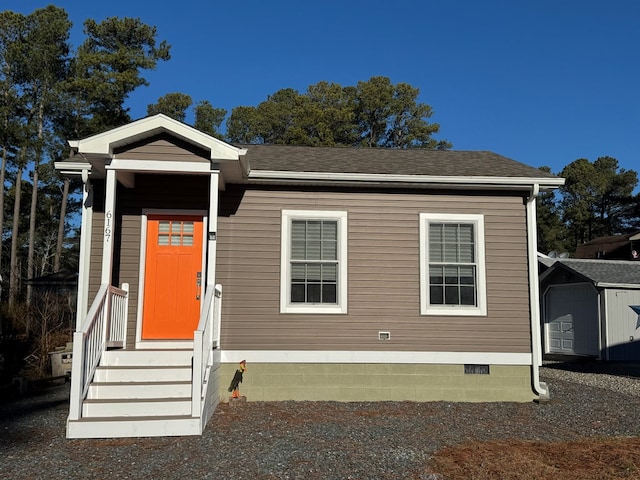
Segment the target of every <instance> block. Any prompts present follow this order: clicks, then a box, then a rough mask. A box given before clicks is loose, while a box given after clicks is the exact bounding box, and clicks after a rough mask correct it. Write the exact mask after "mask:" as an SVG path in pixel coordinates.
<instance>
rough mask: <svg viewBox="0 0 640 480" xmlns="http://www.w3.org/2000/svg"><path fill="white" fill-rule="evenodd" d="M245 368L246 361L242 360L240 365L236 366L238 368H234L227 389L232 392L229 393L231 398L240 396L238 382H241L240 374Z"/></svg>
mask: <svg viewBox="0 0 640 480" xmlns="http://www.w3.org/2000/svg"><path fill="white" fill-rule="evenodd" d="M246 369H247V361H246V360H242V361H241V362H240V365H239V366H238V370H236V373H235V375H234V376H233V380H231V385H229V391H230V392H233V393H232V394H231V398H240V384H241V383H242V374H243V373H244V372H245V370H246Z"/></svg>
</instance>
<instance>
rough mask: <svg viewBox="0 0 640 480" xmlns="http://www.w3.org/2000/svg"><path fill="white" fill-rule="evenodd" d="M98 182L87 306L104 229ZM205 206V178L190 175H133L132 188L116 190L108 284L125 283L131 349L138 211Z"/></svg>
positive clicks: (97, 269) (137, 276)
mask: <svg viewBox="0 0 640 480" xmlns="http://www.w3.org/2000/svg"><path fill="white" fill-rule="evenodd" d="M103 188H104V187H103V185H102V183H101V182H96V185H95V190H96V198H97V199H98V198H99V200H96V205H95V206H94V215H93V226H92V238H91V261H90V280H89V304H90V305H91V303H92V302H93V300H94V299H95V296H96V293H97V292H98V289H99V288H100V272H101V269H102V242H103V228H104V227H103V226H104V213H103V212H104V200H103V198H104V193H103ZM208 205H209V177H208V176H194V175H181V176H173V175H145V174H137V175H136V188H134V189H128V188H124V187H122V186H119V187H118V190H117V194H116V221H115V223H114V258H113V276H112V279H113V281H112V284H113V285H115V286H118V287H120V286H121V285H122V284H123V283H128V284H129V316H128V322H127V347H128V348H133V346H134V342H135V335H136V322H137V316H138V298H139V292H140V288H139V287H140V254H141V251H140V246H141V235H142V231H141V228H142V212H143V210H144V209H174V210H202V211H207V209H208Z"/></svg>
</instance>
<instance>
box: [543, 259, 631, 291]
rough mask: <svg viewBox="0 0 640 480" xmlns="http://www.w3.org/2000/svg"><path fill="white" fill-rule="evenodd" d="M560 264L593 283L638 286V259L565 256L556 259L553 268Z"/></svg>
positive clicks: (558, 266)
mask: <svg viewBox="0 0 640 480" xmlns="http://www.w3.org/2000/svg"><path fill="white" fill-rule="evenodd" d="M560 266H564V267H566V268H567V269H569V270H572V271H574V272H576V273H577V274H579V275H582V276H583V277H585V278H586V279H587V280H590V281H592V282H593V283H594V284H595V285H598V284H606V285H638V287H640V262H638V261H624V260H587V259H578V258H566V259H558V260H557V261H556V263H555V264H554V266H553V268H560Z"/></svg>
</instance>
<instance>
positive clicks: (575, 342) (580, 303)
mask: <svg viewBox="0 0 640 480" xmlns="http://www.w3.org/2000/svg"><path fill="white" fill-rule="evenodd" d="M598 297H599V295H598V291H597V290H596V289H595V288H594V287H593V286H592V285H591V284H588V283H582V284H568V285H552V286H550V287H549V289H548V290H547V292H546V295H545V312H546V319H545V338H546V342H545V343H546V353H556V354H562V355H585V356H596V357H598V356H600V326H599V325H600V319H599V317H600V315H599V311H600V308H599V300H598Z"/></svg>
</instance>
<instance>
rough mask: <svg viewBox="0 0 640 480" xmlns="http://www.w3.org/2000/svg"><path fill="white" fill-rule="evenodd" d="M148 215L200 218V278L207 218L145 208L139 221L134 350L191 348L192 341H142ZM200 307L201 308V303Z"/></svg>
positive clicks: (198, 212) (201, 214) (197, 213)
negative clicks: (138, 262)
mask: <svg viewBox="0 0 640 480" xmlns="http://www.w3.org/2000/svg"><path fill="white" fill-rule="evenodd" d="M149 215H194V216H198V217H202V231H203V235H202V267H201V268H202V276H203V278H206V258H207V250H206V249H207V238H206V237H207V235H206V234H205V232H207V225H208V216H207V211H206V210H179V209H169V208H167V209H158V208H145V209H143V210H142V215H141V216H140V219H141V220H140V221H141V222H142V224H141V227H140V268H139V272H138V307H137V315H136V349H140V350H142V349H156V348H164V349H167V350H174V349H180V348H193V340H151V341H150V340H142V313H143V312H142V310H143V306H144V280H145V278H144V273H145V267H146V259H147V221H148V216H149ZM200 307H201V308H202V302H201V305H200Z"/></svg>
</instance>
